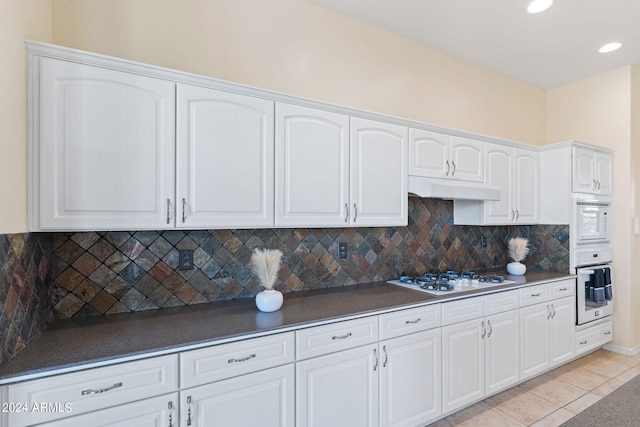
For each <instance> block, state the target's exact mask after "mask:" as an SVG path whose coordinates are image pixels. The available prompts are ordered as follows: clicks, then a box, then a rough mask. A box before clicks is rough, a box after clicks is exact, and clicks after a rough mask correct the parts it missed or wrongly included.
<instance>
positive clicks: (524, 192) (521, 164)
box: [513, 148, 539, 224]
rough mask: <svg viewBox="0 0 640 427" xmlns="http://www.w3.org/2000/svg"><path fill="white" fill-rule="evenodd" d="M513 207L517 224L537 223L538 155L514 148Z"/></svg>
mask: <svg viewBox="0 0 640 427" xmlns="http://www.w3.org/2000/svg"><path fill="white" fill-rule="evenodd" d="M513 152H514V156H513V158H514V171H515V175H514V178H515V180H514V191H513V206H514V208H515V212H516V222H517V223H520V224H522V223H525V224H527V223H537V222H538V192H539V191H538V153H536V152H535V151H529V150H522V149H520V148H515V149H514V150H513Z"/></svg>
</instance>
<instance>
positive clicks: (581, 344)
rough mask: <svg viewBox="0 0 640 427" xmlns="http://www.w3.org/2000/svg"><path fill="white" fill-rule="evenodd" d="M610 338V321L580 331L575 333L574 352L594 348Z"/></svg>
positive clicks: (584, 351)
mask: <svg viewBox="0 0 640 427" xmlns="http://www.w3.org/2000/svg"><path fill="white" fill-rule="evenodd" d="M612 339H613V323H612V322H611V321H608V322H605V323H602V324H600V325H596V326H593V327H591V328H588V329H585V330H583V331H580V332H578V333H576V354H582V353H586V352H588V351H590V350H594V349H596V348H598V347H600V346H601V345H604V344H606V343H608V342H609V341H611V340H612Z"/></svg>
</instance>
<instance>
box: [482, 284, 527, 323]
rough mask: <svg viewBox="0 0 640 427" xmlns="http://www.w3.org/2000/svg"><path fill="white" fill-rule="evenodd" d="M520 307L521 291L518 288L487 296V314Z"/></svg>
mask: <svg viewBox="0 0 640 427" xmlns="http://www.w3.org/2000/svg"><path fill="white" fill-rule="evenodd" d="M518 307H520V302H519V293H518V291H517V290H516V289H514V290H513V291H506V292H499V293H497V294H493V295H487V296H486V297H485V313H486V315H487V316H490V315H492V314H498V313H504V312H505V311H509V310H515V309H516V308H518Z"/></svg>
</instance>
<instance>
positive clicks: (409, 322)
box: [404, 317, 422, 325]
mask: <svg viewBox="0 0 640 427" xmlns="http://www.w3.org/2000/svg"><path fill="white" fill-rule="evenodd" d="M421 321H422V318H421V317H418V318H417V319H416V320H407V321H405V322H404V323H405V325H410V324H412V323H420V322H421Z"/></svg>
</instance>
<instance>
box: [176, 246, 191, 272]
mask: <svg viewBox="0 0 640 427" xmlns="http://www.w3.org/2000/svg"><path fill="white" fill-rule="evenodd" d="M179 257H180V266H179V268H180V270H193V251H179Z"/></svg>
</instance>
